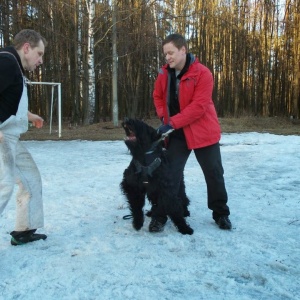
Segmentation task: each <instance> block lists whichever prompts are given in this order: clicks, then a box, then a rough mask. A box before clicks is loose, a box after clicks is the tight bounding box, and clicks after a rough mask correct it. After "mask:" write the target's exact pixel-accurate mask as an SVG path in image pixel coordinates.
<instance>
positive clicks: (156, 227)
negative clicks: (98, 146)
mask: <svg viewBox="0 0 300 300" xmlns="http://www.w3.org/2000/svg"><path fill="white" fill-rule="evenodd" d="M167 220H168V218H167V217H165V218H154V217H153V218H152V219H151V222H150V224H149V231H150V232H162V231H164V228H165V225H166V223H167Z"/></svg>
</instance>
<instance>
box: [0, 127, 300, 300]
mask: <svg viewBox="0 0 300 300" xmlns="http://www.w3.org/2000/svg"><path fill="white" fill-rule="evenodd" d="M24 143H25V144H26V145H27V147H28V149H29V150H30V151H31V153H32V155H33V157H34V159H35V161H36V162H37V164H38V166H39V168H40V171H41V174H42V179H43V188H44V210H45V227H44V228H43V229H40V230H39V232H43V233H46V234H47V235H48V239H47V240H46V241H38V242H35V243H31V244H27V245H24V246H17V247H13V246H11V245H10V235H9V232H10V231H12V230H13V229H14V216H15V213H14V211H15V209H14V205H15V204H14V199H12V200H11V201H10V203H9V205H8V206H7V208H6V210H5V211H4V213H3V214H2V215H1V218H0V257H1V258H0V299H5V300H9V299H44V300H47V299H55V300H57V299H59V300H63V299H72V300H75V299H78V300H84V299H101V300H102V299H103V300H106V299H114V300H115V299H116V300H119V299H120V300H121V299H122V300H123V299H130V300H139V299H141V300H148V299H149V300H150V299H151V300H153V299H162V300H165V299H170V300H171V299H172V300H173V299H174V300H177V299H178V300H179V299H187V300H192V299H195V300H201V299H205V300H210V299H211V300H216V299H224V300H225V299H226V300H237V299H239V300H250V299H251V300H253V299H255V300H256V299H266V300H267V299H270V300H284V299H291V300H292V299H293V300H294V299H300V290H299V289H300V242H299V237H300V195H299V192H300V175H299V174H300V171H299V166H300V136H279V135H272V134H259V133H244V134H224V135H223V137H222V140H221V144H222V146H221V151H222V158H223V166H224V169H225V180H226V187H227V192H228V195H229V203H228V204H229V206H230V209H231V216H230V218H231V221H232V223H233V229H232V230H231V231H222V230H220V229H219V228H218V227H217V226H216V225H215V224H214V222H213V220H212V218H211V212H210V211H209V210H208V209H207V206H206V185H205V182H204V178H203V175H202V172H201V170H200V167H199V166H198V164H197V162H196V160H195V158H194V155H193V154H191V156H190V158H189V161H188V163H187V166H186V169H185V179H186V186H187V193H188V196H189V197H190V199H191V205H190V211H191V217H189V218H188V222H189V223H190V225H191V227H192V228H193V229H194V234H193V235H192V236H184V235H181V234H180V233H178V232H177V231H176V229H175V228H174V226H173V224H172V223H171V222H170V221H169V222H168V223H167V225H166V228H165V231H164V232H162V233H158V234H150V233H149V232H148V224H149V219H148V218H147V219H146V221H145V225H144V227H143V228H142V230H141V231H139V232H137V231H135V230H133V228H132V226H131V221H130V220H123V216H124V215H126V214H128V213H129V211H128V209H127V205H126V202H125V198H124V196H123V195H122V194H121V192H120V189H119V183H120V181H121V178H122V173H123V170H124V168H125V167H127V165H128V163H129V161H130V159H131V157H130V155H129V153H128V151H127V148H126V146H125V144H124V143H123V142H122V141H111V142H110V141H108V142H91V141H68V142H65V141H59V142H54V141H44V142H37V141H30V142H29V141H28V142H24ZM145 209H149V204H148V203H147V206H146V207H145Z"/></svg>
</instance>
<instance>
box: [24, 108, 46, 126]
mask: <svg viewBox="0 0 300 300" xmlns="http://www.w3.org/2000/svg"><path fill="white" fill-rule="evenodd" d="M28 120H29V121H30V122H31V123H32V125H33V126H34V127H36V128H42V127H43V124H44V120H43V118H41V117H40V116H38V115H35V114H33V113H31V112H28Z"/></svg>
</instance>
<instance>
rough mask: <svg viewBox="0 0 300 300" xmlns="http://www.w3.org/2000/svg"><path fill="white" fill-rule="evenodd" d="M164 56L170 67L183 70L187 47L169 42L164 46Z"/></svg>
mask: <svg viewBox="0 0 300 300" xmlns="http://www.w3.org/2000/svg"><path fill="white" fill-rule="evenodd" d="M163 52H164V56H165V58H166V61H167V64H168V65H169V66H170V68H173V69H175V70H177V71H181V70H182V69H183V67H184V65H185V61H186V48H185V47H182V48H180V49H178V48H176V47H175V46H174V44H173V43H172V42H171V43H168V44H165V45H164V46H163Z"/></svg>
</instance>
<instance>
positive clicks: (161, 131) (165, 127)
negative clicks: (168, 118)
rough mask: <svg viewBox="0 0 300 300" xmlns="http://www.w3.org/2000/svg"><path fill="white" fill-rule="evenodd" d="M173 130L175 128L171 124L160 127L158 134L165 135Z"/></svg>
mask: <svg viewBox="0 0 300 300" xmlns="http://www.w3.org/2000/svg"><path fill="white" fill-rule="evenodd" d="M173 129H174V128H173V127H172V126H171V125H169V124H167V125H160V126H159V127H158V129H157V133H159V134H164V133H167V132H168V131H170V130H173Z"/></svg>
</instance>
